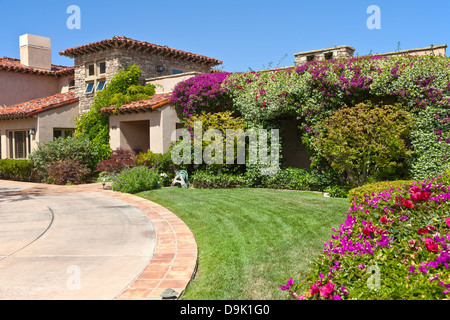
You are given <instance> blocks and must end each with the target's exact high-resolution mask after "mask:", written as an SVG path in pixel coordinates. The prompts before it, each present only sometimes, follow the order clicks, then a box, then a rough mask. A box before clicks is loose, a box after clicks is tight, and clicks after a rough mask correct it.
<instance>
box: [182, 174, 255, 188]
mask: <svg viewBox="0 0 450 320" xmlns="http://www.w3.org/2000/svg"><path fill="white" fill-rule="evenodd" d="M189 180H190V181H191V183H192V185H193V186H194V188H198V189H227V188H242V187H246V186H247V181H246V180H245V177H243V176H239V175H232V174H227V173H220V174H214V173H210V172H206V171H196V172H195V173H194V174H193V175H192V176H191V177H190V179H189Z"/></svg>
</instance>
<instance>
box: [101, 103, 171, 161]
mask: <svg viewBox="0 0 450 320" xmlns="http://www.w3.org/2000/svg"><path fill="white" fill-rule="evenodd" d="M145 120H147V121H149V128H148V135H149V143H150V150H151V151H153V152H155V153H164V152H167V151H168V150H169V145H170V142H171V140H170V139H171V135H172V132H173V131H174V130H175V129H176V123H177V122H179V119H178V116H177V114H176V111H175V107H174V106H173V105H171V104H168V105H166V106H164V107H161V108H158V109H156V110H153V111H150V112H140V113H133V114H113V115H110V116H109V136H110V146H111V149H112V150H115V149H118V148H123V149H128V150H132V148H131V146H130V141H131V140H132V139H136V138H137V139H139V136H140V134H141V133H137V132H132V131H131V130H130V126H132V125H133V124H132V122H131V121H145ZM137 124H138V123H137ZM141 124H142V123H139V124H138V125H141ZM121 126H122V128H121ZM125 131H126V132H125ZM141 132H142V131H141ZM124 133H125V134H124ZM144 142H145V141H144ZM143 151H145V150H143Z"/></svg>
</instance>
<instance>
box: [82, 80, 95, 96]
mask: <svg viewBox="0 0 450 320" xmlns="http://www.w3.org/2000/svg"><path fill="white" fill-rule="evenodd" d="M92 92H94V82H88V83H87V85H86V91H84V93H92Z"/></svg>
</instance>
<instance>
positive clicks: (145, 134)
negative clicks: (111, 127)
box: [120, 120, 150, 153]
mask: <svg viewBox="0 0 450 320" xmlns="http://www.w3.org/2000/svg"><path fill="white" fill-rule="evenodd" d="M120 146H121V148H123V149H127V150H133V151H134V152H135V153H139V152H146V151H147V150H149V149H150V120H140V121H120Z"/></svg>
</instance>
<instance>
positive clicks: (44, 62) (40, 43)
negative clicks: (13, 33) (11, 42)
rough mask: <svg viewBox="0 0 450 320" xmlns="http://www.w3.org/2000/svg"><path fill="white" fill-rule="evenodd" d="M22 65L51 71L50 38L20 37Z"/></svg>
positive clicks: (29, 35) (26, 35) (28, 35)
mask: <svg viewBox="0 0 450 320" xmlns="http://www.w3.org/2000/svg"><path fill="white" fill-rule="evenodd" d="M19 43H20V63H21V64H23V65H25V66H27V67H30V68H36V69H42V70H51V68H52V58H51V40H50V38H46V37H41V36H35V35H32V34H28V33H27V34H24V35H21V36H20V37H19Z"/></svg>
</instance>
